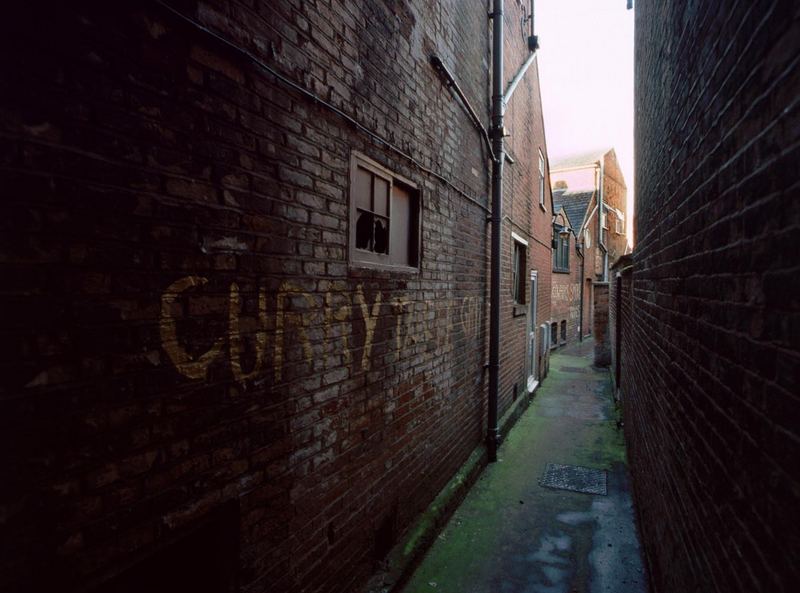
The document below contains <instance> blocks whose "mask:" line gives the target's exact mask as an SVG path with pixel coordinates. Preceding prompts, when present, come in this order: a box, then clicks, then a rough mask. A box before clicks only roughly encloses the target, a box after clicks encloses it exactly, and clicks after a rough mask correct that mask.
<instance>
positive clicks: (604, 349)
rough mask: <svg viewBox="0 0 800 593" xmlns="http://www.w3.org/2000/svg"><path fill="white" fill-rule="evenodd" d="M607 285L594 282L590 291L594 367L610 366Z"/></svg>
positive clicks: (606, 283)
mask: <svg viewBox="0 0 800 593" xmlns="http://www.w3.org/2000/svg"><path fill="white" fill-rule="evenodd" d="M608 293H609V283H608V282H595V283H594V287H593V290H592V309H593V311H594V315H593V325H592V335H593V337H594V365H595V366H598V367H607V366H608V365H609V364H611V336H610V335H609V329H610V328H609V324H608V299H609V295H608Z"/></svg>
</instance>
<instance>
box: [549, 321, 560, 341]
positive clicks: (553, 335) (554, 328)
mask: <svg viewBox="0 0 800 593" xmlns="http://www.w3.org/2000/svg"><path fill="white" fill-rule="evenodd" d="M553 346H558V323H557V322H555V321H554V322H553V323H551V324H550V347H551V348H552V347H553Z"/></svg>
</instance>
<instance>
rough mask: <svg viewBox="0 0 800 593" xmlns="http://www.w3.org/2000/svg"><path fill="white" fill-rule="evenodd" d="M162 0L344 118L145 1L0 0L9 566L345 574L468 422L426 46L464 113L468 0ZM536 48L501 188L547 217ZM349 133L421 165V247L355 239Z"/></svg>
mask: <svg viewBox="0 0 800 593" xmlns="http://www.w3.org/2000/svg"><path fill="white" fill-rule="evenodd" d="M508 5H509V11H508V14H507V16H506V19H507V23H506V26H507V30H508V31H509V32H510V34H509V47H508V50H507V54H506V63H507V64H508V69H509V71H512V70H513V69H514V68H515V67H516V64H518V63H520V62H521V61H522V59H523V58H524V51H525V50H524V42H523V40H522V36H521V34H517V32H518V31H519V26H518V25H519V21H520V17H521V10H522V8H521V4H519V3H516V2H508ZM174 6H175V7H177V8H178V9H180V11H181V12H182V13H184V14H186V15H189V16H190V17H191V18H193V19H197V20H198V21H199V22H201V23H202V24H203V25H204V26H206V27H208V28H209V29H211V30H213V31H215V32H217V33H218V34H219V35H220V36H222V37H223V38H224V39H226V40H229V41H230V43H232V44H234V45H235V46H238V47H239V48H242V49H243V50H245V51H246V52H249V53H250V54H251V55H252V56H254V57H256V58H257V59H258V60H260V61H261V62H263V63H265V64H266V65H267V66H268V67H270V68H272V69H274V70H275V71H276V72H278V73H279V74H280V75H281V76H283V77H285V78H286V79H287V80H288V81H290V82H291V83H294V84H296V85H299V86H300V87H302V88H303V89H307V90H308V91H310V92H311V93H313V94H314V95H316V96H317V97H319V98H321V99H322V100H324V101H326V102H328V103H329V104H331V105H332V106H333V107H335V108H336V109H338V110H340V111H341V112H343V113H344V114H345V116H346V117H342V115H341V114H337V113H336V112H334V111H333V110H332V109H330V108H326V107H324V106H322V105H321V104H319V103H318V102H316V101H315V100H313V99H312V98H310V97H309V96H308V95H307V94H306V93H304V92H301V91H299V90H297V89H296V88H292V86H291V85H290V84H286V83H281V82H278V81H277V80H276V78H275V77H274V76H273V75H272V74H270V73H268V72H265V71H264V69H263V68H261V67H260V66H258V65H257V64H256V63H254V62H253V61H252V60H250V59H248V58H247V57H246V56H245V55H243V54H242V52H241V51H239V50H238V49H236V48H232V47H230V46H229V45H227V44H226V43H225V42H222V41H220V40H218V39H215V38H213V37H212V36H210V35H208V34H207V33H204V32H202V31H198V30H197V29H196V28H194V27H193V26H191V25H189V24H187V23H185V22H183V21H182V20H181V19H180V18H178V17H177V16H176V15H174V14H172V13H171V12H170V11H168V10H166V9H165V8H163V7H161V6H158V5H157V4H156V3H150V4H145V5H140V4H139V3H123V4H115V5H114V6H113V7H103V6H102V5H99V4H98V5H81V8H75V7H71V5H70V7H68V6H66V5H65V6H64V7H60V8H59V7H50V10H49V11H47V10H41V7H37V6H29V7H23V6H22V5H21V4H20V5H19V6H18V7H17V8H16V9H14V10H10V11H9V14H8V18H6V19H4V23H3V25H2V27H3V35H2V36H0V38H2V42H0V43H2V49H3V51H2V52H0V68H1V69H2V78H3V80H4V81H5V82H6V83H7V86H6V92H5V93H4V95H3V99H2V116H1V117H0V126H1V127H0V148H1V149H2V150H0V167H2V172H3V173H2V175H3V181H4V190H5V195H6V199H5V200H4V204H3V217H2V223H1V224H2V225H3V234H2V271H3V275H4V278H5V279H6V280H5V282H4V288H3V289H2V302H3V307H2V309H3V311H4V312H5V313H6V315H5V316H4V321H3V324H2V331H3V333H4V338H5V339H4V340H3V343H4V344H5V346H4V349H3V356H2V358H0V368H2V383H1V385H0V401H2V414H0V417H2V422H3V424H2V431H1V432H2V434H3V439H4V440H3V447H2V451H3V452H2V458H3V459H2V467H3V468H4V475H3V484H4V488H3V494H2V498H1V499H0V508H2V512H0V517H2V521H0V529H1V530H2V536H3V537H2V542H3V543H2V561H0V562H2V564H1V565H0V575H2V576H1V577H0V588H1V589H4V590H14V591H24V590H32V591H42V590H52V589H54V588H58V589H59V590H72V589H85V588H90V589H91V588H93V587H94V586H95V585H97V586H99V587H100V588H101V590H106V591H108V590H115V591H116V590H119V587H121V586H122V585H120V583H131V582H136V583H137V584H138V585H139V587H140V589H141V590H155V587H154V585H153V583H152V582H149V581H147V579H148V578H150V577H153V578H155V579H157V580H158V581H159V584H160V586H162V587H164V588H166V589H168V590H179V589H180V588H182V587H184V586H189V582H188V581H185V580H181V578H182V577H181V575H185V574H186V572H187V567H188V568H190V569H191V572H192V574H195V575H196V574H197V571H205V572H201V573H200V574H202V575H203V576H204V577H206V576H207V579H206V578H202V579H201V578H197V579H196V580H197V581H198V582H196V583H192V584H191V586H192V587H193V588H194V590H203V587H206V588H213V589H214V590H217V591H221V590H225V587H226V586H228V585H226V584H221V583H222V582H223V581H226V582H228V580H229V581H230V582H231V583H232V584H230V587H229V588H230V589H231V590H235V589H240V590H242V591H300V590H302V591H309V592H311V591H319V592H322V591H340V590H346V589H349V588H351V587H353V586H355V585H356V584H357V583H358V582H359V581H360V580H361V579H362V578H364V577H365V576H366V575H367V574H368V573H369V572H370V571H371V570H372V569H373V567H374V566H375V563H376V562H377V561H378V560H379V559H380V558H381V557H382V556H383V555H384V554H385V552H386V551H387V549H388V547H389V546H391V544H392V543H394V542H395V541H396V540H397V537H398V536H399V534H400V533H401V532H402V531H403V530H404V529H405V528H406V527H407V526H408V525H409V523H410V521H411V520H412V519H413V518H414V517H415V516H416V515H417V513H418V512H419V511H420V510H421V509H422V508H424V507H425V506H426V505H427V504H428V502H429V501H430V500H431V499H432V498H433V496H434V495H435V494H436V493H437V492H438V490H439V489H440V488H441V487H442V486H443V485H444V484H445V483H446V481H447V480H448V479H449V477H450V476H451V475H452V474H453V473H454V471H455V470H456V468H458V467H459V466H460V465H461V463H463V461H464V460H465V459H466V458H467V456H468V455H469V454H470V453H471V452H472V450H473V449H474V447H475V446H476V445H478V444H479V443H480V442H481V441H482V440H483V438H484V435H485V406H486V376H485V374H484V370H483V365H484V362H485V358H486V348H485V340H486V328H487V327H488V324H487V319H486V315H485V310H486V309H487V308H488V307H487V300H486V295H487V292H488V282H487V277H488V276H487V273H486V272H487V270H488V267H487V266H488V238H487V224H486V211H485V210H484V208H485V207H487V206H488V203H487V194H488V175H487V159H486V154H485V150H484V149H482V148H481V143H480V138H479V136H478V134H477V133H476V131H475V129H474V128H473V127H472V125H471V124H470V122H469V120H468V118H467V117H466V116H465V115H464V113H463V112H462V110H461V109H460V108H459V107H458V106H457V104H456V103H455V101H454V100H453V98H452V96H451V95H450V93H449V91H447V90H446V88H445V87H444V85H443V83H442V81H441V79H440V78H439V76H438V75H437V73H436V72H435V71H434V70H433V69H432V68H431V67H430V64H429V57H430V55H431V54H432V53H435V54H437V55H438V56H439V57H440V58H441V59H442V60H443V62H444V63H445V64H447V66H448V67H449V68H450V69H451V70H452V71H453V72H454V73H455V75H456V76H457V78H458V80H459V83H460V84H461V86H462V88H464V90H465V92H466V93H467V95H468V97H469V99H470V101H471V102H472V103H473V105H475V106H476V108H477V109H478V111H479V112H480V113H481V115H482V116H484V121H486V120H487V119H488V116H487V114H488V111H487V109H488V104H489V95H488V89H489V73H488V71H487V67H486V65H487V64H488V63H489V62H490V59H489V57H490V54H489V48H490V39H489V24H488V22H487V19H486V10H485V9H484V7H483V6H476V7H475V9H474V10H465V9H464V8H463V6H462V5H461V3H459V2H455V0H451V1H443V2H439V3H437V4H436V5H431V4H430V3H428V2H424V1H421V0H419V1H416V0H415V1H410V0H408V1H403V0H401V1H386V2H382V1H381V2H373V1H367V0H362V1H358V2H339V1H336V2H333V3H328V4H325V3H320V4H312V3H300V2H296V1H293V0H278V1H268V2H267V1H265V2H249V1H244V0H243V1H241V2H233V1H232V2H222V1H219V2H208V3H207V2H201V3H197V2H194V1H192V0H188V1H176V2H175V3H174ZM514 35H516V36H514ZM517 37H519V39H518V38H517ZM534 72H535V71H533V70H532V71H531V73H529V75H528V79H527V81H526V82H525V83H523V84H522V85H520V88H519V89H518V90H517V96H516V97H515V101H516V103H515V104H514V105H513V106H512V107H510V114H511V116H512V117H513V118H514V119H513V126H514V129H515V130H517V131H516V132H515V134H516V136H517V137H516V138H514V139H512V146H513V149H514V151H515V156H516V157H517V164H516V165H514V166H513V167H509V168H508V170H509V171H510V174H509V178H508V185H507V194H506V195H507V199H508V200H509V202H508V204H509V208H508V212H509V213H510V217H511V219H512V220H514V221H516V222H517V223H518V224H519V225H521V226H522V227H523V229H526V228H527V229H531V228H533V229H534V231H535V232H538V231H537V230H536V229H537V228H538V227H536V226H535V225H536V224H540V223H537V222H536V217H535V216H534V214H533V213H534V212H536V210H535V209H533V210H532V209H531V208H530V205H529V203H528V202H527V200H529V198H530V196H531V195H532V191H531V186H530V185H529V184H530V183H531V177H532V171H533V170H534V168H535V167H536V166H537V164H536V163H535V161H534V157H533V156H530V158H529V155H528V153H527V151H528V150H529V148H530V147H529V144H528V143H533V144H535V145H542V146H543V145H544V132H543V127H542V126H541V111H540V108H539V107H538V88H537V87H536V84H535V82H532V79H531V76H532V75H533V74H534ZM526 94H527V95H528V97H527V99H528V101H526V100H525V99H526V97H525V95H526ZM520 113H521V114H520ZM348 118H350V120H355V121H356V122H358V124H359V125H360V126H362V127H357V126H355V125H354V124H353V122H352V121H350V120H349V119H348ZM365 129H367V130H369V131H370V132H371V133H372V134H375V135H377V136H378V137H380V139H381V140H376V139H375V137H374V136H372V135H370V133H367V132H365ZM388 143H392V144H394V145H395V146H396V147H397V149H390V148H389V147H388V146H387V144H388ZM353 151H359V152H360V153H363V154H364V155H366V156H367V157H369V158H371V159H373V160H374V161H376V162H378V163H380V164H381V165H382V166H384V167H386V168H387V169H388V170H390V171H392V172H393V173H395V174H397V175H400V176H402V177H403V178H406V179H408V180H410V181H411V182H413V183H414V184H416V185H417V187H418V188H419V191H420V199H421V202H422V210H421V221H422V223H421V229H422V230H421V235H422V256H421V266H420V268H421V269H420V271H419V272H418V273H409V272H405V273H404V272H389V271H384V270H371V269H367V268H358V267H353V266H350V265H349V264H348V228H349V227H348V216H349V213H348V212H349V211H348V197H349V185H350V181H349V171H350V162H351V155H352V153H353ZM400 151H402V152H403V153H405V156H404V155H402V154H400ZM408 155H410V156H411V157H413V159H414V161H416V164H415V163H414V162H412V161H411V160H410V159H409V158H408ZM443 179H444V180H445V181H443ZM537 208H538V205H537ZM529 232H530V231H529ZM546 237H547V235H545V239H544V240H545V241H546V240H547V239H546ZM532 243H535V241H533V242H532ZM504 245H505V258H504V265H505V266H506V267H505V268H504V269H505V270H508V269H509V268H508V263H509V262H508V260H509V255H508V254H509V252H510V250H509V246H510V230H509V236H508V237H507V238H504ZM536 253H537V254H536V255H533V256H532V257H531V261H533V262H538V261H539V260H540V259H541V255H539V254H538V252H536ZM537 265H539V264H537ZM508 277H509V276H508V275H507V274H506V273H505V272H504V279H505V281H506V282H508ZM548 281H549V278H548ZM543 284H544V283H543ZM542 290H543V291H545V294H549V284H548V285H547V287H546V288H545V287H544V286H542ZM503 294H504V295H509V291H508V290H505V289H504V291H503ZM508 299H509V302H507V303H504V308H503V315H504V326H503V331H504V332H507V335H509V336H511V341H512V342H513V343H511V342H510V344H509V346H510V347H509V349H508V351H507V352H508V353H507V355H506V356H504V358H503V365H504V366H503V369H504V375H503V383H502V391H501V394H502V396H503V400H502V405H503V409H506V408H508V406H509V405H510V403H511V400H512V394H511V393H510V391H511V387H512V386H513V384H514V383H515V382H516V381H517V380H518V377H519V376H521V375H523V374H524V373H523V371H522V369H523V368H524V335H523V334H524V332H523V331H522V330H521V326H524V323H525V319H526V317H522V318H521V319H517V318H513V317H512V314H511V304H510V295H509V296H508ZM548 307H549V300H545V299H542V301H541V302H540V310H541V313H540V314H541V315H542V318H546V317H549V310H548V309H547V308H548ZM220 533H224V534H226V535H225V536H224V537H222V536H221V535H220ZM187 536H189V537H187ZM190 542H191V543H190ZM198 542H199V543H198ZM220 542H225V545H221V544H220ZM229 542H231V545H227V544H228V543H229ZM215 546H218V547H219V546H221V549H217V548H216V547H215ZM198 548H199V550H198ZM209 550H211V551H213V552H209ZM206 556H208V557H209V558H211V559H214V560H213V561H211V560H209V561H208V562H203V561H199V560H198V559H202V558H206ZM222 557H224V558H223V559H222V560H220V558H222ZM217 563H218V564H219V566H217ZM136 579H138V580H136ZM218 581H219V582H218Z"/></svg>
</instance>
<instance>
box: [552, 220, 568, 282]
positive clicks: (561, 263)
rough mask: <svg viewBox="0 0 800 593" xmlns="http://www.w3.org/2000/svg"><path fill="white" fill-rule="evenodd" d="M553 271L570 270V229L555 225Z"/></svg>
mask: <svg viewBox="0 0 800 593" xmlns="http://www.w3.org/2000/svg"><path fill="white" fill-rule="evenodd" d="M553 271H554V272H569V231H566V232H565V229H564V227H562V226H561V225H557V224H555V225H553Z"/></svg>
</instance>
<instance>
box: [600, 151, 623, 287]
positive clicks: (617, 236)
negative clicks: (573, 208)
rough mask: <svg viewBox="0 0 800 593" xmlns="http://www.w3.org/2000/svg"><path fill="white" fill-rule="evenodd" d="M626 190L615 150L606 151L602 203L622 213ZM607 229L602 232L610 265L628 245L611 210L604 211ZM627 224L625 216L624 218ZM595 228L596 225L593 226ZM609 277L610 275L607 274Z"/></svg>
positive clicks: (621, 254)
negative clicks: (618, 229)
mask: <svg viewBox="0 0 800 593" xmlns="http://www.w3.org/2000/svg"><path fill="white" fill-rule="evenodd" d="M627 199H628V190H627V188H626V187H625V180H624V179H623V177H622V170H621V169H620V168H619V163H618V162H617V159H616V152H608V153H606V155H605V158H604V159H603V203H604V204H607V205H609V206H612V207H614V208H616V209H617V210H620V211H621V212H622V213H623V214H624V213H625V212H626V210H627ZM606 215H607V220H608V230H607V231H605V232H604V235H605V244H606V247H607V248H608V266H609V268H611V266H612V265H614V263H615V262H616V261H617V260H618V259H619V258H620V257H622V256H623V255H625V249H626V247H627V245H628V239H627V237H626V236H625V233H624V232H623V233H617V232H616V224H615V222H616V220H617V218H618V217H617V215H616V213H615V212H614V211H613V210H609V211H607V212H606ZM624 223H625V224H629V223H630V221H628V220H627V216H626V218H625V220H624ZM595 228H596V226H595ZM609 278H610V276H609Z"/></svg>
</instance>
